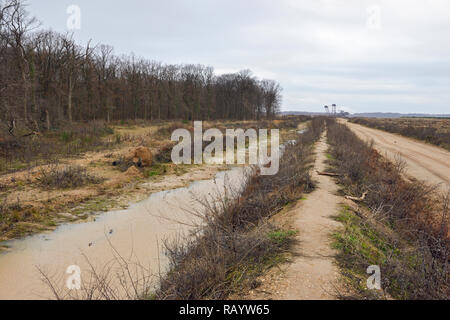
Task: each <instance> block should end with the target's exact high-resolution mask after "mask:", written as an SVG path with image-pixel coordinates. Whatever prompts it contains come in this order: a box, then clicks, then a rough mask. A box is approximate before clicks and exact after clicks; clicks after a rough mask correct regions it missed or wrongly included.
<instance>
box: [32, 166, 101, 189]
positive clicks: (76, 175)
mask: <svg viewBox="0 0 450 320" xmlns="http://www.w3.org/2000/svg"><path fill="white" fill-rule="evenodd" d="M38 180H39V183H40V185H41V186H42V187H44V188H48V189H71V188H79V187H82V186H85V185H88V184H96V183H100V182H101V181H102V180H101V179H99V178H97V177H95V176H92V175H90V174H89V173H88V172H87V170H86V168H83V167H80V166H73V165H70V166H60V165H58V164H53V165H50V166H49V167H48V168H47V169H43V170H41V172H40V177H39V178H38Z"/></svg>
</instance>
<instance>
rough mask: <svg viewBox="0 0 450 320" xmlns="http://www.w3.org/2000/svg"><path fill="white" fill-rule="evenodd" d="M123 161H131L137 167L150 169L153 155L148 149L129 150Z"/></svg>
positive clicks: (141, 147)
mask: <svg viewBox="0 0 450 320" xmlns="http://www.w3.org/2000/svg"><path fill="white" fill-rule="evenodd" d="M125 160H127V161H132V162H133V163H134V164H135V165H137V166H138V167H150V166H151V165H152V163H153V155H152V152H151V151H150V149H149V148H147V147H143V146H140V147H137V148H132V149H130V151H129V152H128V154H127V155H126V157H125Z"/></svg>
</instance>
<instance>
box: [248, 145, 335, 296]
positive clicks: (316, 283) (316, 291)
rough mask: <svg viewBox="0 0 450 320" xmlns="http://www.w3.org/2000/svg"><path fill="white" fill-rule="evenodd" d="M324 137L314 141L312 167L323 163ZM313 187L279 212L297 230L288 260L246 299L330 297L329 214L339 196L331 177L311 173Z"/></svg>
mask: <svg viewBox="0 0 450 320" xmlns="http://www.w3.org/2000/svg"><path fill="white" fill-rule="evenodd" d="M326 150H327V143H326V138H325V137H322V139H321V140H320V142H319V143H318V145H317V149H316V151H317V157H316V161H315V169H317V170H319V171H322V170H324V169H325V167H326V164H325V161H326ZM313 179H314V180H315V181H317V188H316V190H315V191H314V192H312V193H311V194H309V195H308V196H307V198H306V199H305V200H300V201H298V202H297V204H296V205H295V206H294V207H293V208H291V209H289V210H287V212H284V213H282V217H279V218H281V219H282V220H285V223H286V224H287V225H289V224H290V225H291V227H293V228H294V229H295V230H297V231H298V236H297V240H298V241H297V244H296V245H295V247H294V249H293V252H294V253H293V256H292V258H291V261H290V262H289V263H288V264H286V265H284V266H282V267H281V269H273V270H272V271H270V272H269V273H268V274H267V275H266V276H264V277H263V278H262V279H261V282H262V285H261V286H260V287H259V288H257V289H256V290H254V291H252V292H251V293H250V295H249V297H246V298H249V299H274V300H325V299H326V300H331V299H335V292H336V288H338V287H339V269H338V267H337V266H336V265H335V264H334V255H335V251H334V250H333V249H332V248H331V240H330V234H331V233H332V232H333V230H335V229H336V228H338V227H339V225H340V224H339V223H338V222H336V221H335V220H333V218H332V217H333V216H335V215H336V214H337V211H338V210H339V203H340V202H341V201H342V200H343V199H342V198H341V197H339V196H337V195H336V192H337V186H336V184H335V182H334V181H333V179H332V178H330V177H328V176H319V175H317V174H316V173H315V171H314V173H313Z"/></svg>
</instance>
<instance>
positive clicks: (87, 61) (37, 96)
mask: <svg viewBox="0 0 450 320" xmlns="http://www.w3.org/2000/svg"><path fill="white" fill-rule="evenodd" d="M38 26H39V22H38V21H37V20H36V18H34V17H31V16H30V15H29V13H28V12H27V10H26V6H25V5H24V3H23V1H21V0H0V120H1V122H3V123H4V124H7V126H8V129H9V131H10V133H11V134H14V128H15V126H16V124H17V122H19V121H21V122H22V123H24V124H26V125H27V126H29V127H33V130H38V131H39V130H45V129H50V128H52V127H53V126H56V125H58V124H59V123H61V122H62V121H65V122H73V121H88V120H99V119H102V120H105V121H108V122H109V121H113V120H125V119H145V120H158V119H159V120H168V119H185V120H215V119H244V120H251V119H255V120H259V119H263V118H268V119H270V118H273V117H274V115H275V114H276V113H277V112H278V111H279V109H280V104H281V87H280V85H279V84H278V83H277V82H275V81H273V80H259V79H257V78H256V77H254V76H253V75H252V73H251V71H249V70H244V71H240V72H238V73H231V74H224V75H216V74H215V73H214V69H213V68H212V67H209V66H204V65H193V64H184V65H172V64H164V63H161V62H157V61H152V60H147V59H143V58H137V57H135V56H134V55H128V56H117V55H115V54H114V52H113V48H112V47H111V46H108V45H95V46H94V45H92V44H91V43H90V42H89V43H87V44H86V45H84V46H82V45H79V44H77V43H76V41H75V40H74V38H73V34H70V33H66V34H61V33H57V32H54V31H46V30H40V29H39V28H38Z"/></svg>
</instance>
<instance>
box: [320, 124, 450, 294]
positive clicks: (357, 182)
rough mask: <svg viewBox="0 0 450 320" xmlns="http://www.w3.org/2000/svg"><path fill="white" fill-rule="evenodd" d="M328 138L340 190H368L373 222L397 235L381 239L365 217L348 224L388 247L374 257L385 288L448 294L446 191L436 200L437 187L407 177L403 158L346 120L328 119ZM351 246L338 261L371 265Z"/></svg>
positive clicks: (355, 192)
mask: <svg viewBox="0 0 450 320" xmlns="http://www.w3.org/2000/svg"><path fill="white" fill-rule="evenodd" d="M328 140H329V142H330V144H331V145H332V149H331V156H332V160H331V161H330V162H331V164H332V165H333V167H334V169H335V171H336V172H337V173H339V174H340V175H341V176H340V178H339V183H340V184H341V185H342V186H343V191H344V193H346V194H348V195H352V196H360V195H361V194H363V193H364V192H366V191H367V192H368V194H367V197H366V198H365V200H364V204H365V205H366V206H367V207H368V208H369V209H370V211H371V212H372V213H373V215H374V217H376V219H375V220H376V221H378V222H381V223H382V225H383V226H384V227H385V228H388V229H391V230H393V231H394V233H395V234H396V239H392V238H389V237H388V236H387V235H386V234H385V235H382V236H381V238H380V236H379V233H377V232H375V231H374V230H377V229H379V228H378V227H377V226H376V224H374V223H369V222H368V220H367V219H364V220H363V221H362V222H361V221H358V223H350V226H351V228H354V227H357V228H359V230H362V231H361V232H357V233H358V234H363V235H365V237H366V238H367V235H368V234H369V238H370V235H371V232H375V234H378V235H375V236H374V237H373V238H372V239H370V241H372V242H371V245H374V246H375V247H377V244H379V245H381V246H382V247H383V248H384V249H386V250H388V251H389V252H387V251H385V252H383V255H380V256H379V258H380V257H384V258H383V259H382V258H380V259H376V262H378V263H379V264H381V267H382V272H383V274H384V277H385V280H384V283H383V284H384V288H385V290H386V291H387V292H388V293H389V294H391V295H393V296H394V297H398V298H407V299H434V298H448V297H449V291H448V289H449V284H450V283H449V278H448V259H449V257H450V256H449V254H450V238H449V232H448V227H449V222H450V221H449V216H448V195H447V196H444V197H443V200H442V201H439V198H438V197H437V195H436V194H435V190H436V188H435V187H432V186H428V185H425V184H424V183H420V182H408V181H406V180H405V179H404V178H403V175H402V173H403V169H404V164H403V163H402V161H400V160H399V161H397V162H396V163H390V162H389V161H387V160H386V159H384V158H383V157H381V156H380V155H379V154H378V153H377V152H376V151H375V150H374V149H373V148H372V146H371V144H367V143H365V142H363V141H361V140H359V139H358V138H357V137H356V135H354V134H353V133H352V132H351V131H350V130H349V129H348V128H347V127H346V126H344V125H340V124H337V123H335V122H333V121H329V122H328ZM352 219H353V218H351V217H350V218H348V219H347V220H348V221H352ZM375 220H373V221H375ZM368 223H369V224H368ZM351 228H350V229H348V230H351ZM348 230H347V231H348ZM353 231H354V230H353ZM351 234H352V233H347V235H348V236H349V235H351ZM372 235H373V234H372ZM353 236H354V234H353ZM353 238H354V237H353ZM348 239H352V236H349V238H348V237H347V238H346V237H343V238H341V239H340V240H341V242H340V245H344V247H345V245H349V242H348V241H346V240H348ZM377 239H378V240H377ZM380 239H382V240H380ZM380 241H381V242H382V243H380ZM350 248H352V246H350ZM347 249H348V247H347ZM353 249H354V248H353ZM353 249H350V250H348V251H345V250H344V253H345V252H347V255H344V259H341V264H342V265H344V266H346V267H348V264H353V265H355V261H359V262H363V263H362V264H360V267H362V266H363V265H365V267H367V266H368V265H370V264H373V261H367V260H370V259H369V258H368V256H366V255H361V250H356V249H355V250H353ZM378 249H380V248H378ZM364 259H366V260H364ZM346 260H347V261H346ZM356 265H358V263H356ZM359 271H364V272H365V270H362V269H361V270H359Z"/></svg>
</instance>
